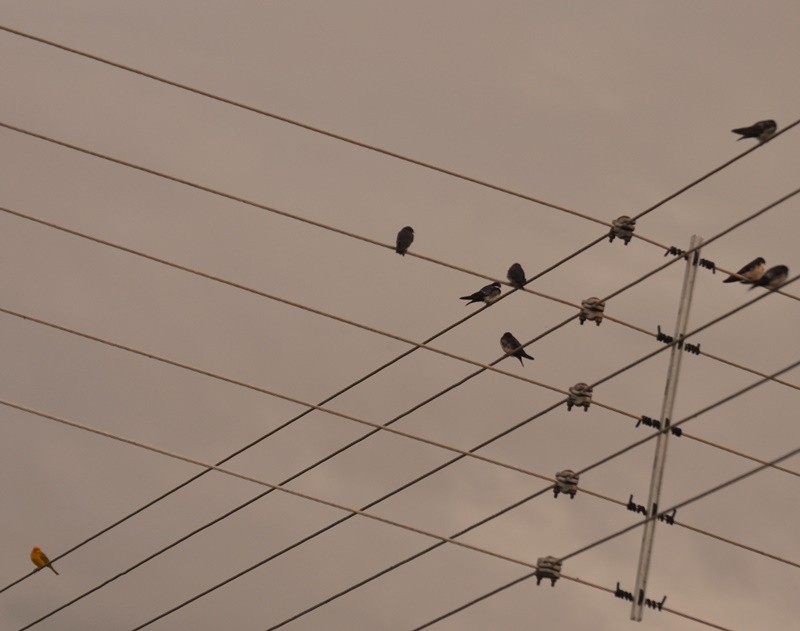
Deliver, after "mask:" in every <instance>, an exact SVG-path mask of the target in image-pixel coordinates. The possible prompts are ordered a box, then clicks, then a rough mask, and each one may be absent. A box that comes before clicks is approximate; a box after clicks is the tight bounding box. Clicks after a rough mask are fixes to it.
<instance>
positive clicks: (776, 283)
mask: <svg viewBox="0 0 800 631" xmlns="http://www.w3.org/2000/svg"><path fill="white" fill-rule="evenodd" d="M787 276H789V268H788V267H786V266H785V265H776V266H775V267H770V268H769V269H768V270H767V271H766V272H764V274H763V275H762V276H761V278H759V279H758V280H757V281H755V282H754V283H753V285H752V287H750V289H752V288H753V287H766V288H767V289H777V288H778V287H780V286H781V285H783V283H785V282H786V277H787Z"/></svg>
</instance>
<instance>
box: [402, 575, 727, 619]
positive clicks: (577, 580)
mask: <svg viewBox="0 0 800 631" xmlns="http://www.w3.org/2000/svg"><path fill="white" fill-rule="evenodd" d="M534 576H536V572H528V573H527V574H524V575H522V576H520V577H519V578H516V579H514V580H513V581H511V582H509V583H506V584H505V585H501V586H500V587H498V588H496V589H493V590H492V591H490V592H488V593H486V594H483V595H481V596H478V597H477V598H474V599H473V600H470V601H469V602H467V603H464V604H463V605H461V606H460V607H457V608H455V609H451V610H450V611H448V612H447V613H444V614H442V615H441V616H438V617H437V618H434V619H433V620H430V621H428V622H426V623H425V624H423V625H421V626H419V627H415V628H414V629H413V631H421V630H422V629H426V628H428V627H430V626H432V625H434V624H436V623H437V622H441V621H442V620H444V619H445V618H449V617H450V616H453V615H455V614H457V613H459V612H461V611H464V610H465V609H468V608H469V607H472V605H476V604H478V603H479V602H481V601H483V600H486V599H487V598H490V597H492V596H496V595H497V594H499V593H500V592H502V591H505V590H506V589H508V588H510V587H514V585H517V584H519V583H522V582H523V581H526V580H528V579H530V578H533V577H534ZM561 578H563V579H566V580H568V581H572V582H574V583H578V584H580V585H588V586H589V587H594V588H595V589H599V590H600V591H604V592H607V593H609V594H613V593H614V590H613V589H609V588H608V587H603V586H602V585H596V584H594V583H590V582H589V581H587V580H585V579H582V578H577V577H573V576H567V575H566V574H562V575H561ZM661 611H667V612H669V613H671V614H675V615H676V616H681V617H682V618H686V619H687V620H692V621H694V622H698V623H700V624H703V625H705V626H707V627H711V628H712V629H720V631H733V629H730V628H729V627H723V626H720V625H718V624H715V623H713V622H709V621H708V620H703V619H702V618H698V617H696V616H692V615H690V614H687V613H684V612H682V611H678V610H677V609H673V608H672V607H667V606H662V607H661Z"/></svg>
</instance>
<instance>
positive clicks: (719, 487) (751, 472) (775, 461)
mask: <svg viewBox="0 0 800 631" xmlns="http://www.w3.org/2000/svg"><path fill="white" fill-rule="evenodd" d="M798 363H800V362H798ZM798 453H800V447H796V448H794V449H792V450H791V451H789V452H787V453H785V454H783V455H782V456H779V457H778V458H775V459H773V460H770V461H769V462H766V463H764V464H762V465H759V466H757V467H756V468H755V469H750V470H748V471H745V472H744V473H742V474H740V475H737V476H736V477H735V478H731V479H730V480H726V481H725V482H723V483H721V484H718V485H716V486H713V487H711V488H710V489H707V490H705V491H703V492H702V493H699V494H697V495H695V496H693V497H690V498H689V499H687V500H684V501H683V502H679V503H677V504H675V505H673V506H670V507H669V508H667V509H666V510H664V511H662V512H660V513H658V514H657V515H652V516H650V517H647V518H645V519H643V520H642V521H639V522H636V523H635V524H632V525H631V526H628V527H626V528H623V529H621V530H618V531H617V532H615V533H612V534H610V535H607V536H605V537H603V538H602V539H598V540H597V541H594V542H592V543H590V544H588V545H585V546H583V547H582V548H579V549H577V550H575V551H574V552H570V553H569V554H568V555H566V556H563V557H561V561H566V560H567V559H571V558H572V557H574V556H577V555H579V554H581V553H583V552H586V551H587V550H591V549H592V548H596V547H597V546H599V545H601V544H603V543H606V542H607V541H611V540H612V539H616V538H617V537H619V536H620V535H624V534H625V533H626V532H630V531H631V530H633V529H634V528H638V527H639V526H643V525H644V524H646V523H647V522H649V521H653V520H654V519H657V518H658V517H659V516H661V515H666V514H668V513H670V512H672V511H676V510H678V509H679V508H683V507H684V506H687V505H689V504H691V503H693V502H696V501H697V500H700V499H703V498H704V497H708V496H709V495H711V494H713V493H716V492H718V491H721V490H722V489H724V488H727V487H729V486H731V485H732V484H736V483H737V482H741V481H742V480H744V479H745V478H749V477H750V476H751V475H755V474H756V473H759V472H760V471H763V470H764V469H768V468H769V467H771V466H773V465H776V464H778V463H779V462H783V461H784V460H787V459H788V458H791V457H792V456H794V455H796V454H798Z"/></svg>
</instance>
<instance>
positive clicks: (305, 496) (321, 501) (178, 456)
mask: <svg viewBox="0 0 800 631" xmlns="http://www.w3.org/2000/svg"><path fill="white" fill-rule="evenodd" d="M798 363H800V362H798ZM0 405H5V406H7V407H10V408H13V409H16V410H19V411H22V412H26V413H30V414H34V415H36V416H39V417H42V418H46V419H49V420H52V421H54V422H57V423H60V424H62V425H66V426H68V427H72V428H74V429H80V430H82V431H86V432H89V433H92V434H96V435H99V436H103V437H105V438H109V439H112V440H115V441H117V442H121V443H124V444H127V445H131V446H133V447H137V448H140V449H144V450H147V451H151V452H153V453H157V454H160V455H162V456H166V457H169V458H172V459H175V460H179V461H182V462H186V463H188V464H193V465H196V466H200V467H203V468H206V469H213V470H214V471H217V472H218V473H222V474H225V475H228V476H231V477H235V478H238V479H241V480H245V481H248V482H253V483H255V484H258V485H260V486H265V487H268V488H270V489H272V490H275V491H282V492H284V493H287V494H289V495H292V496H295V497H299V498H301V499H305V500H308V501H312V502H315V503H318V504H322V505H324V506H328V507H331V508H335V509H338V510H342V511H345V512H347V513H350V514H351V515H352V516H355V515H358V516H360V517H366V518H367V519H371V520H373V521H377V522H379V523H382V524H386V525H389V526H394V527H396V528H400V529H402V530H406V531H409V532H413V533H415V534H419V535H422V536H425V537H429V538H432V539H437V540H438V541H440V542H442V543H452V544H454V545H456V546H459V547H463V548H466V549H468V550H472V551H475V552H481V553H483V554H486V555H488V556H492V557H494V558H498V559H501V560H504V561H509V562H511V563H516V564H518V565H523V566H526V567H530V568H535V567H536V565H535V564H533V563H531V562H529V561H525V560H522V559H516V558H514V557H511V556H508V555H506V554H503V553H500V552H496V551H493V550H489V549H486V548H483V547H480V546H476V545H473V544H469V543H465V542H463V541H458V540H456V539H453V538H451V537H445V536H442V535H438V534H436V533H433V532H430V531H427V530H424V529H422V528H418V527H416V526H411V525H409V524H403V523H401V522H397V521H395V520H391V519H388V518H386V517H381V516H379V515H374V514H372V513H368V512H366V511H364V510H362V509H356V508H352V507H348V506H345V505H343V504H340V503H338V502H333V501H331V500H326V499H324V498H320V497H317V496H314V495H310V494H308V493H303V492H300V491H296V490H293V489H287V488H285V487H282V486H280V485H279V484H273V483H270V482H267V481H264V480H261V479H259V478H256V477H254V476H250V475H246V474H243V473H239V472H236V471H232V470H230V469H226V468H222V467H218V466H216V465H213V464H210V463H207V462H203V461H201V460H197V459H195V458H190V457H188V456H185V455H182V454H178V453H176V452H172V451H168V450H166V449H161V448H159V447H155V446H153V445H149V444H146V443H143V442H141V441H136V440H132V439H130V438H126V437H124V436H121V435H118V434H114V433H111V432H107V431H105V430H101V429H98V428H94V427H90V426H88V425H84V424H82V423H77V422H75V421H71V420H68V419H65V418H63V417H58V416H55V415H52V414H47V413H44V412H41V411H39V410H35V409H33V408H29V407H27V406H22V405H18V404H16V403H12V402H10V401H5V400H0ZM798 452H800V448H797V449H795V450H794V451H792V452H790V453H789V454H786V455H784V456H782V457H780V458H778V459H777V460H776V461H775V462H780V461H781V460H784V459H786V458H788V457H790V456H792V455H794V454H795V453H798ZM766 467H767V465H761V466H759V467H757V468H756V469H753V470H751V471H749V472H747V473H745V474H742V475H740V476H737V477H736V478H734V479H732V480H729V481H727V482H725V483H723V484H721V485H718V486H716V487H714V488H712V489H709V490H707V491H705V492H703V493H701V494H699V495H697V496H694V497H693V498H690V499H689V500H686V501H684V502H682V503H680V504H677V505H676V506H674V507H672V508H670V509H668V510H667V511H665V512H670V511H672V510H677V509H678V508H681V507H683V506H685V505H687V504H690V503H692V502H694V501H697V500H699V499H701V498H703V497H706V496H708V495H710V494H712V493H713V492H716V491H718V490H720V489H722V488H725V487H727V486H730V485H731V484H734V483H735V482H738V481H740V480H742V479H744V478H746V477H748V476H750V475H753V474H754V473H757V472H758V471H760V470H762V469H765V468H766ZM653 519H655V517H653ZM646 521H647V520H644V521H642V522H639V523H638V524H636V525H635V526H640V525H642V524H644V523H645V522H646ZM628 530H630V528H628V529H626V530H625V531H624V532H627V531H628ZM622 532H623V531H620V533H618V534H617V535H614V536H619V534H622ZM612 538H613V537H612ZM606 540H607V539H606ZM603 541H605V540H601V541H600V542H596V543H594V544H591V545H590V546H586V547H584V548H582V549H580V550H578V551H576V552H574V553H571V554H570V555H568V556H567V557H562V560H564V559H566V558H569V557H571V556H575V555H576V554H579V553H580V552H583V551H585V550H588V549H590V548H591V547H595V546H596V545H600V543H602V542H603ZM196 598H197V597H195V599H196ZM171 611H174V609H173V610H171ZM171 611H170V612H166V613H164V614H160V615H159V616H157V617H156V618H153V619H152V620H150V621H148V622H146V623H144V624H142V625H140V626H138V627H136V628H135V629H134V630H133V631H138V630H139V629H142V628H144V627H145V626H148V625H150V624H152V622H155V621H156V620H159V619H161V618H163V617H164V616H165V615H168V613H171ZM40 620H41V619H40ZM40 620H36V621H34V622H32V623H29V624H28V625H26V626H25V627H22V629H20V631H24V630H25V629H29V628H30V627H32V626H34V625H35V624H37V623H38V622H39V621H40Z"/></svg>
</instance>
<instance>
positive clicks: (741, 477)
mask: <svg viewBox="0 0 800 631" xmlns="http://www.w3.org/2000/svg"><path fill="white" fill-rule="evenodd" d="M797 363H798V364H800V362H797ZM795 365H797V364H795ZM798 453H800V447H797V448H795V449H792V450H791V451H789V452H787V453H785V454H783V455H782V456H779V457H778V458H775V459H773V460H771V461H770V462H769V463H766V464H763V465H759V466H758V467H756V468H755V469H750V470H749V471H745V472H744V473H742V474H740V475H738V476H736V477H734V478H731V479H729V480H726V481H725V482H723V483H721V484H718V485H716V486H713V487H711V488H710V489H707V490H705V491H703V492H702V493H699V494H698V495H695V496H693V497H690V498H689V499H687V500H684V501H682V502H679V503H678V504H675V505H674V506H671V507H669V508H667V509H666V510H664V511H662V512H660V513H658V514H657V515H652V516H649V517H647V518H645V519H643V520H642V521H639V522H636V523H634V524H631V525H630V526H627V527H625V528H623V529H621V530H618V531H616V532H614V533H612V534H610V535H607V536H605V537H603V538H601V539H598V540H596V541H594V542H592V543H590V544H588V545H586V546H583V547H582V548H579V549H578V550H575V551H574V552H571V553H569V554H567V555H566V556H563V557H560V560H561V561H562V562H563V561H565V560H567V559H571V558H572V557H575V556H577V555H579V554H582V553H583V552H586V551H587V550H591V549H592V548H596V547H597V546H599V545H602V544H604V543H607V542H608V541H611V540H612V539H616V538H617V537H619V536H621V535H623V534H625V533H627V532H630V531H631V530H634V529H636V528H639V527H640V526H643V525H644V524H646V523H647V522H649V521H653V520H655V519H658V517H659V516H663V515H667V514H669V513H671V512H672V511H675V510H678V509H679V508H683V507H684V506H687V505H689V504H691V503H693V502H696V501H698V500H700V499H703V498H705V497H708V496H709V495H712V494H713V493H716V492H718V491H721V490H722V489H724V488H727V487H729V486H731V485H733V484H736V483H737V482H741V481H742V480H744V479H746V478H748V477H750V476H752V475H755V474H756V473H759V472H760V471H763V470H764V469H766V468H768V467H769V466H770V465H775V464H777V463H779V462H782V461H784V460H787V459H788V458H791V457H792V456H794V455H796V454H798ZM535 575H536V572H531V573H529V574H527V575H525V576H524V577H521V578H519V579H517V580H516V581H513V582H511V583H508V584H506V585H504V586H502V587H500V588H498V589H494V590H492V591H491V592H489V593H488V594H485V595H483V596H481V597H479V598H476V599H474V600H471V601H470V602H468V603H466V604H464V605H462V606H460V607H458V608H456V609H453V610H451V611H449V612H447V613H445V614H442V615H441V616H439V617H437V618H435V619H434V620H431V621H430V622H428V623H426V624H424V625H422V626H419V627H416V629H414V631H419V630H421V629H425V628H427V627H429V626H431V625H433V624H435V623H437V622H440V621H441V620H444V619H445V618H448V617H450V616H452V615H453V614H455V613H458V612H460V611H463V610H464V609H466V608H468V607H470V606H471V605H474V604H475V603H478V602H480V601H482V600H485V599H486V598H488V597H490V596H494V595H496V594H498V593H500V592H501V591H503V590H504V589H507V588H508V587H511V586H512V585H515V584H516V583H519V582H521V581H522V580H525V579H527V578H531V577H533V576H535ZM664 610H667V608H666V607H664ZM140 628H141V627H140ZM717 628H721V627H717Z"/></svg>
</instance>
